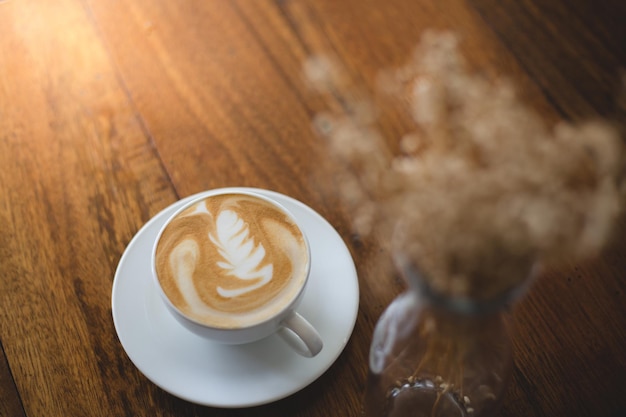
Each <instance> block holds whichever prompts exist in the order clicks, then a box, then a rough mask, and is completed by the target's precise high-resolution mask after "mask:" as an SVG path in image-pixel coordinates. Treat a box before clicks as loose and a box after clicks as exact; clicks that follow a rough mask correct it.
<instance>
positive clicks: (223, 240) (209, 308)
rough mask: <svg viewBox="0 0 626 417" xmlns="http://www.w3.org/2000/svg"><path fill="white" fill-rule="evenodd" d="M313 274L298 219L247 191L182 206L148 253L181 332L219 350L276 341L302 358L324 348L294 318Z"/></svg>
mask: <svg viewBox="0 0 626 417" xmlns="http://www.w3.org/2000/svg"><path fill="white" fill-rule="evenodd" d="M310 268H311V250H310V247H309V243H308V239H307V237H306V235H305V234H304V232H303V231H302V229H301V227H300V226H299V225H298V223H297V220H296V219H295V217H294V216H293V215H292V214H291V213H290V212H289V211H288V210H287V209H286V208H285V207H283V206H282V205H280V204H279V203H277V202H276V201H274V200H272V199H270V198H268V197H265V196H262V195H259V194H256V193H253V192H248V191H228V190H215V191H214V192H208V193H204V194H202V195H201V196H199V197H198V198H195V199H193V200H192V201H190V202H188V203H186V204H185V205H184V206H183V207H181V208H180V209H179V210H177V211H176V212H175V213H174V214H173V215H172V216H171V217H170V218H169V219H168V220H167V221H166V223H165V225H164V226H163V227H162V228H161V230H160V231H159V234H158V236H157V239H156V241H155V244H154V247H153V250H152V276H153V279H154V282H155V285H156V286H157V288H158V289H159V292H160V294H161V296H162V297H161V298H162V299H163V301H164V303H165V305H166V306H167V309H168V310H169V311H170V312H171V314H172V315H173V316H174V318H176V320H177V321H178V322H179V323H181V324H182V325H183V326H184V327H185V328H187V329H189V330H190V331H192V332H193V333H195V334H198V335H200V336H202V337H205V338H207V339H210V340H212V341H215V342H218V343H223V344H243V343H250V342H254V341H257V340H260V339H263V338H265V337H268V336H270V335H272V334H274V333H277V334H278V335H279V336H281V337H282V338H283V339H284V340H285V341H286V342H287V343H288V344H289V346H291V347H292V348H293V349H294V350H295V351H296V352H298V353H299V354H301V355H303V356H306V357H313V356H315V355H317V354H318V353H319V352H320V351H321V349H322V346H323V342H322V339H321V337H320V335H319V333H318V332H317V331H316V330H315V328H314V327H313V326H312V325H311V324H310V323H309V322H308V321H307V320H306V319H305V318H304V317H302V316H301V315H300V314H298V313H297V312H296V308H297V307H298V305H299V303H300V301H301V300H302V297H303V295H304V291H305V288H306V284H307V281H308V279H309V273H310Z"/></svg>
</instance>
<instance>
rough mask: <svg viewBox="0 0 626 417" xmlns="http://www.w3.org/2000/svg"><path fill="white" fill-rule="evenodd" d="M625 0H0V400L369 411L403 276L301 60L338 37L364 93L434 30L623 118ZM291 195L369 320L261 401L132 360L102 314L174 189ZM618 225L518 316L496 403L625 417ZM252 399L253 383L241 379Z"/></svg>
mask: <svg viewBox="0 0 626 417" xmlns="http://www.w3.org/2000/svg"><path fill="white" fill-rule="evenodd" d="M625 22H626V3H625V2H623V1H620V0H613V1H609V0H604V1H603V0H600V1H597V0H572V1H566V0H553V1H540V0H467V1H460V0H459V1H453V0H389V1H373V0H362V1H358V0H342V1H334V0H316V1H298V0H274V1H265V0H259V1H249V0H232V1H226V0H223V1H222V0H219V1H218V0H213V1H203V2H201V1H197V2H191V1H189V0H182V1H178V2H173V1H170V2H166V1H157V0H127V1H119V0H110V1H97V0H82V1H80V0H58V1H55V2H48V1H43V0H0V344H1V345H0V348H1V349H0V353H1V354H0V416H2V417H17V416H28V417H35V416H47V417H51V416H59V417H67V416H122V415H126V416H174V415H176V416H244V415H255V416H320V417H321V416H324V417H326V416H357V415H359V412H360V403H361V397H362V393H363V390H364V383H365V376H366V372H367V355H368V350H369V343H370V339H371V333H372V328H373V325H374V323H375V322H376V320H377V319H378V317H379V315H380V313H381V312H382V310H383V309H384V307H385V306H386V305H387V304H388V303H389V301H390V300H391V299H392V298H393V297H394V296H395V295H396V294H398V292H399V291H400V290H401V284H399V283H398V282H397V281H394V280H393V279H392V278H391V277H387V276H378V275H377V274H376V266H375V265H371V263H368V259H369V258H370V257H371V255H372V254H374V253H375V252H376V251H378V250H379V249H378V248H377V246H376V242H370V241H367V240H362V239H359V238H358V237H356V236H354V235H353V234H352V232H351V228H350V225H349V221H348V220H349V214H347V213H346V212H345V210H342V207H341V206H340V205H338V204H337V199H336V196H335V195H334V191H333V190H334V189H333V187H332V185H331V184H330V183H329V182H328V181H329V178H328V175H327V172H326V171H325V167H327V165H326V164H325V162H326V161H327V160H328V155H327V152H328V151H327V150H326V148H325V146H324V144H323V143H322V142H321V141H320V140H319V139H318V138H317V137H316V136H315V134H314V133H313V131H312V129H311V119H312V117H313V116H314V114H315V113H316V112H318V111H320V110H323V109H324V108H325V103H324V102H323V101H322V100H321V99H320V97H318V96H316V95H315V94H313V93H312V92H311V91H310V90H309V89H308V88H307V86H306V83H305V82H304V81H303V78H302V63H303V62H304V60H305V59H306V57H307V56H309V55H311V54H315V53H329V52H330V53H332V54H334V55H335V56H336V57H338V59H339V60H340V61H341V62H342V63H343V64H344V65H345V66H346V68H347V69H348V73H349V76H350V77H353V79H354V80H355V82H358V83H360V84H361V85H363V86H364V88H370V89H373V88H374V85H375V80H376V74H377V72H378V71H379V70H380V69H382V68H387V67H391V66H396V65H400V64H401V63H403V62H404V61H405V60H406V59H407V57H408V55H409V54H410V51H411V50H412V48H413V47H414V46H415V45H416V43H417V42H418V40H419V36H420V33H421V32H422V31H423V30H424V29H425V28H439V29H441V28H450V29H453V30H455V31H456V32H457V33H459V34H460V35H461V37H462V39H463V43H462V50H463V53H464V54H465V55H466V56H467V59H468V61H469V63H470V65H472V66H473V67H475V68H477V69H479V70H480V71H484V72H485V73H487V74H503V75H506V76H507V77H509V78H511V79H513V80H514V82H515V83H516V85H517V86H518V89H519V90H520V92H521V96H522V98H523V99H524V100H525V101H527V102H528V103H529V104H530V105H531V106H532V107H534V108H535V109H536V110H537V111H539V112H541V113H542V114H543V115H544V116H545V117H546V118H547V119H549V120H559V119H577V118H580V117H594V116H597V115H600V116H604V117H610V118H613V119H615V120H622V121H623V120H624V116H626V112H625V110H626V105H625V104H624V100H623V97H625V96H624V95H623V94H622V96H621V97H622V99H620V95H619V91H620V88H622V92H623V91H624V90H623V87H620V85H622V84H621V81H620V67H621V68H626V24H625ZM234 185H238V186H239V185H240V186H251V187H261V188H267V189H272V190H275V191H278V192H281V193H285V194H288V195H290V196H292V197H295V198H296V199H299V200H301V201H303V202H305V203H306V204H308V205H310V206H311V207H313V208H314V209H315V210H317V211H318V212H319V213H321V214H322V215H323V216H325V217H326V218H327V219H328V220H329V221H330V222H331V223H332V224H333V225H334V226H335V227H336V229H337V230H338V232H339V233H340V234H341V236H342V237H343V238H344V240H345V241H346V243H347V244H348V246H349V248H350V250H351V251H352V254H353V257H354V259H355V262H356V264H357V266H358V271H359V280H360V286H361V296H360V309H359V316H358V320H357V323H356V328H355V330H354V333H353V335H352V338H351V340H350V342H349V343H348V345H347V347H346V349H345V351H344V352H343V354H342V355H341V356H340V357H339V359H338V360H337V362H336V363H335V364H334V365H333V366H332V367H331V368H330V369H329V370H328V371H327V372H326V373H325V374H324V375H323V376H322V377H321V378H320V379H319V380H317V381H316V382H314V383H313V384H311V385H310V386H308V387H306V388H305V389H303V390H302V391H300V392H298V393H296V394H295V395H293V396H291V397H288V398H286V399H284V400H281V401H278V402H276V403H273V404H269V405H265V406H261V407H258V408H255V409H252V410H250V409H247V410H246V409H243V410H221V409H215V408H207V407H201V406H197V405H194V404H191V403H188V402H185V401H183V400H180V399H178V398H176V397H174V396H172V395H170V394H168V393H166V392H165V391H162V390H161V389H159V388H158V387H156V386H155V385H153V384H152V383H151V382H149V381H148V379H146V378H145V377H144V376H143V375H142V374H141V373H140V372H139V371H138V370H137V369H136V368H135V367H134V366H133V364H132V363H131V362H130V360H129V359H128V357H127V356H126V354H125V352H124V350H123V348H122V346H121V344H120V342H119V341H118V338H117V335H116V332H115V328H114V326H113V321H112V319H111V287H112V282H113V276H114V273H115V270H116V267H117V264H118V262H119V260H120V256H121V255H122V253H123V251H124V249H125V247H126V245H127V244H128V242H129V241H130V239H131V238H132V237H133V235H134V234H135V233H136V232H137V231H138V230H139V229H140V228H141V226H142V225H143V224H144V223H145V222H147V221H148V220H149V219H150V218H151V217H152V216H154V215H155V214H156V213H158V212H159V211H160V210H161V209H163V208H165V207H166V206H168V205H170V204H172V203H173V202H175V201H176V200H177V199H179V198H182V197H185V196H188V195H191V194H193V193H196V192H199V191H202V190H207V189H212V188H216V187H222V186H234ZM625 232H626V223H625V222H624V221H621V222H620V223H619V231H618V233H616V235H617V240H616V241H615V242H614V243H613V244H611V246H610V247H609V248H607V250H606V251H604V252H603V254H602V256H601V257H600V258H599V259H596V260H593V261H590V262H586V263H584V264H580V263H579V264H575V263H572V264H571V265H568V266H567V267H564V268H563V269H559V270H551V271H549V272H547V273H546V274H545V276H543V277H542V279H540V280H539V282H537V284H536V285H535V286H534V287H533V289H532V290H531V293H530V294H529V296H528V297H527V298H526V299H525V300H524V301H523V302H522V303H521V304H520V305H519V306H518V308H517V311H516V312H515V318H516V319H515V320H516V323H517V333H516V336H515V339H514V345H515V349H516V366H515V372H514V380H513V383H512V385H511V388H510V390H509V392H508V395H507V398H506V400H505V403H504V407H503V411H502V416H525V417H529V416H550V417H552V416H568V417H569V416H595V417H612V416H614V417H617V416H624V415H626V280H625V279H624V278H625V275H624V274H625V273H626V272H625V271H626V233H625ZM242 395H245V393H242Z"/></svg>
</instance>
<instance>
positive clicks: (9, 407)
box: [0, 343, 25, 417]
mask: <svg viewBox="0 0 626 417" xmlns="http://www.w3.org/2000/svg"><path fill="white" fill-rule="evenodd" d="M0 354H1V355H0V416H2V417H4V416H6V417H9V416H11V417H24V416H25V414H24V408H23V407H22V400H21V399H20V395H19V393H18V392H17V387H16V386H15V381H13V375H11V370H10V369H9V364H8V363H7V358H6V356H5V354H4V349H3V348H2V344H1V343H0Z"/></svg>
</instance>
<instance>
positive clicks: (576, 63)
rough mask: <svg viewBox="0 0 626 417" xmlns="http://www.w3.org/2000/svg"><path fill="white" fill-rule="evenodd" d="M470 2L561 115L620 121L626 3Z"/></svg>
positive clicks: (623, 112)
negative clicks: (595, 116) (605, 117)
mask: <svg viewBox="0 0 626 417" xmlns="http://www.w3.org/2000/svg"><path fill="white" fill-rule="evenodd" d="M470 3H471V4H472V6H473V7H474V8H475V9H476V10H477V11H478V13H479V14H480V15H481V16H482V17H483V19H484V21H485V23H486V24H487V25H489V26H490V27H492V28H493V30H494V32H495V33H496V34H497V36H498V37H499V38H500V39H501V40H502V42H503V44H504V45H506V47H507V48H508V49H509V50H510V51H511V53H512V54H513V55H514V56H515V57H516V58H517V59H518V61H519V62H520V64H521V65H522V67H523V68H524V69H525V70H526V71H527V72H528V74H529V75H530V76H531V77H532V78H533V79H534V80H535V81H536V82H537V84H538V85H539V86H540V88H541V89H542V90H543V91H544V93H545V94H546V96H547V97H548V98H549V100H550V101H551V103H552V104H553V105H554V106H555V107H556V108H558V109H559V111H560V112H561V113H562V114H563V115H564V116H566V117H568V118H574V119H575V118H581V117H590V116H594V115H598V114H599V115H602V116H608V117H613V118H616V119H618V120H620V119H621V120H623V118H624V116H625V115H626V105H625V104H624V94H626V93H625V88H626V87H624V82H623V71H624V68H626V46H625V43H624V40H625V39H626V25H624V21H625V20H626V3H624V2H622V1H606V0H603V1H592V0H576V1H564V0H556V1H549V2H544V1H537V0H524V1H517V0H507V1H499V0H496V1H492V0H472V1H471V2H470Z"/></svg>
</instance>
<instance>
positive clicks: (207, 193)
mask: <svg viewBox="0 0 626 417" xmlns="http://www.w3.org/2000/svg"><path fill="white" fill-rule="evenodd" d="M227 194H234V195H237V194H239V195H247V196H251V197H254V198H258V199H260V200H263V201H265V202H267V203H269V204H272V205H273V206H274V207H276V208H278V209H279V210H280V211H282V212H283V214H285V215H286V216H287V217H289V219H290V220H291V221H292V222H293V223H294V224H295V225H296V227H297V228H298V230H299V231H300V234H301V235H302V238H303V241H304V246H305V249H306V253H307V262H306V265H305V267H304V269H305V276H304V279H303V280H302V285H300V288H298V290H297V291H296V292H295V294H294V296H293V297H292V299H291V300H290V301H289V302H288V303H287V304H285V305H284V306H283V308H281V309H279V310H277V311H276V313H274V314H272V315H270V316H269V317H266V318H265V319H263V320H260V321H258V322H254V323H252V324H249V325H245V326H236V327H220V326H213V325H210V324H206V323H203V322H201V321H199V320H197V319H194V318H193V317H190V316H188V315H187V314H185V313H184V312H182V311H181V310H180V309H179V308H178V307H177V306H176V305H175V304H174V303H173V302H172V301H171V300H170V299H169V297H168V296H167V294H166V293H165V291H164V290H163V287H162V286H161V281H160V280H159V277H158V274H157V271H156V250H157V247H158V245H159V241H160V240H161V236H162V235H163V232H164V231H165V229H166V228H167V226H168V225H169V224H170V223H171V222H172V220H174V219H175V218H176V217H177V216H178V215H179V214H180V213H182V212H183V211H185V210H186V209H188V208H189V207H191V206H193V205H194V204H196V203H198V202H199V201H202V200H205V199H207V198H210V197H214V196H219V195H227ZM311 264H312V262H311V245H310V243H309V239H308V237H307V235H306V233H305V232H304V230H303V229H302V226H301V224H300V222H298V221H297V219H296V217H295V216H294V215H293V213H291V211H290V210H289V209H287V208H286V207H285V206H284V205H283V204H281V203H279V202H278V201H276V200H274V199H272V198H270V197H267V196H265V195H262V194H260V193H256V192H254V191H248V190H238V189H231V188H219V189H215V190H208V191H205V192H201V193H199V194H197V195H195V196H194V197H193V198H191V199H190V200H189V201H187V202H185V203H184V204H183V205H182V206H181V207H179V208H178V209H176V211H174V213H172V215H171V216H169V217H168V218H167V220H166V221H165V223H164V224H163V225H162V226H161V227H160V229H159V232H158V234H157V236H156V238H155V240H154V242H153V244H152V251H151V254H150V269H151V275H152V277H151V278H152V281H153V282H154V284H155V285H156V287H157V289H158V291H159V293H160V295H161V299H162V300H163V301H164V302H165V303H167V305H168V307H170V308H171V310H173V311H174V312H175V313H176V314H178V315H179V316H180V317H181V318H183V319H184V320H187V321H189V322H191V323H193V324H194V325H197V326H200V327H201V328H203V329H206V330H213V331H220V332H238V331H244V330H249V329H254V328H258V327H261V326H263V325H266V324H267V323H270V322H272V321H274V320H276V319H277V318H282V315H284V314H285V313H286V312H290V311H292V310H293V307H294V306H295V305H296V304H297V303H298V301H299V300H300V299H301V298H302V294H303V292H304V289H305V288H306V286H307V283H308V281H309V277H310V275H311Z"/></svg>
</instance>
